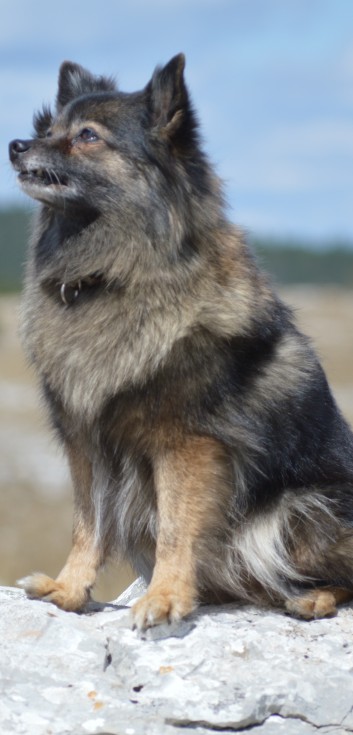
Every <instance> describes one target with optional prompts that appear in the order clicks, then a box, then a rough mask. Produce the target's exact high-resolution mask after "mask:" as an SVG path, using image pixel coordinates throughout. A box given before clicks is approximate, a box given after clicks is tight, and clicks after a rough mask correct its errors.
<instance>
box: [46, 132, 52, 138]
mask: <svg viewBox="0 0 353 735" xmlns="http://www.w3.org/2000/svg"><path fill="white" fill-rule="evenodd" d="M52 135H53V133H52V132H51V130H47V132H46V133H45V137H46V138H51V136H52Z"/></svg>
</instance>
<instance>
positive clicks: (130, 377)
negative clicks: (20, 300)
mask: <svg viewBox="0 0 353 735" xmlns="http://www.w3.org/2000/svg"><path fill="white" fill-rule="evenodd" d="M33 289H35V290H36V291H37V294H36V298H33V296H34V294H33ZM153 290H154V293H153V294H150V293H149V292H148V289H147V288H146V289H145V290H144V291H143V289H141V290H140V292H139V293H137V292H136V293H135V294H134V295H131V294H126V293H124V294H120V293H119V291H118V292H114V291H113V292H109V291H107V292H104V293H100V294H99V295H98V296H97V297H95V296H93V297H92V298H91V297H90V295H88V297H87V298H85V297H84V296H82V300H81V297H80V298H79V299H78V300H77V301H76V302H75V303H74V304H73V305H72V306H64V305H63V304H62V303H61V301H60V299H59V298H58V297H55V298H52V297H51V296H48V295H46V294H44V293H43V291H42V289H41V287H40V286H36V285H33V284H30V285H29V287H28V289H27V299H26V301H25V303H24V310H23V328H22V332H23V340H24V344H25V348H26V350H27V352H28V354H29V355H30V357H31V359H32V360H33V361H34V363H35V364H36V366H37V368H38V369H39V372H40V374H41V375H42V377H43V378H44V379H45V381H46V382H47V383H48V384H49V386H50V387H51V389H52V390H53V391H55V393H57V394H59V395H60V397H61V400H62V403H63V405H64V406H65V408H66V409H68V410H69V411H70V412H73V413H74V414H81V415H84V416H85V417H86V419H87V418H88V417H92V416H93V415H95V414H96V413H97V412H98V410H99V409H100V408H101V406H102V405H103V404H104V403H105V401H106V400H107V399H108V398H111V397H113V396H114V395H116V394H117V393H118V392H119V391H121V390H124V389H127V388H129V387H131V386H133V385H135V384H138V383H139V382H141V381H142V382H143V381H145V380H146V379H148V377H150V376H151V375H152V374H153V373H154V372H155V371H156V370H157V369H158V367H159V366H160V365H161V364H162V363H163V360H164V359H165V357H166V356H167V355H168V353H169V352H170V350H171V348H172V346H173V344H174V343H175V342H176V341H178V340H180V339H182V338H183V337H184V336H186V335H187V333H188V331H189V330H190V328H191V324H192V319H193V314H192V307H191V305H190V306H189V308H181V307H180V304H178V302H175V303H172V302H171V301H170V300H169V303H168V305H167V304H166V302H167V301H168V297H167V295H166V294H164V295H163V294H162V293H160V294H159V295H158V293H157V298H156V292H155V291H156V290H158V289H157V287H156V286H154V289H153ZM152 296H153V304H152V303H151V301H152V298H151V297H152Z"/></svg>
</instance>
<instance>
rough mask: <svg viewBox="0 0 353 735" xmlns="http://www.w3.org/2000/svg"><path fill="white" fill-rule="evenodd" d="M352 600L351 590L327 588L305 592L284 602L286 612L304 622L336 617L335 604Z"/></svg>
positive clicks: (352, 593)
mask: <svg viewBox="0 0 353 735" xmlns="http://www.w3.org/2000/svg"><path fill="white" fill-rule="evenodd" d="M352 599H353V592H352V590H345V589H342V588H340V587H328V588H323V589H316V590H311V591H310V592H307V593H306V594H304V595H302V596H300V597H294V598H292V599H290V600H287V601H286V610H287V611H288V612H289V613H290V614H291V615H295V616H297V617H299V618H304V619H305V620H312V619H313V618H327V617H332V616H333V615H336V613H337V609H336V604H340V603H342V602H349V601H350V600H352Z"/></svg>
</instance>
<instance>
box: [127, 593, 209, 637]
mask: <svg viewBox="0 0 353 735" xmlns="http://www.w3.org/2000/svg"><path fill="white" fill-rule="evenodd" d="M195 607H196V604H195V600H194V596H193V595H192V593H190V591H186V590H183V593H181V592H180V591H176V590H170V589H166V588H163V587H158V588H151V589H149V590H148V591H147V592H146V594H145V595H144V596H143V597H141V599H140V600H139V601H138V602H136V603H135V605H134V606H133V608H132V616H133V622H134V626H135V627H136V628H138V629H139V630H144V629H146V628H150V627H151V626H153V625H159V624H160V623H166V622H168V623H175V622H178V621H179V620H181V619H182V618H184V617H185V616H186V615H188V614H189V613H191V612H192V610H194V608H195Z"/></svg>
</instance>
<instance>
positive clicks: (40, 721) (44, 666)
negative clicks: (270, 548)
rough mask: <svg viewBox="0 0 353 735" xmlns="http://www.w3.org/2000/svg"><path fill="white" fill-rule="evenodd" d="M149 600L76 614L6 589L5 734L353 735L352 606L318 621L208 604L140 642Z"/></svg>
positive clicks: (2, 624) (0, 668)
mask: <svg viewBox="0 0 353 735" xmlns="http://www.w3.org/2000/svg"><path fill="white" fill-rule="evenodd" d="M140 592H141V584H140V583H135V584H134V585H133V586H132V587H131V588H130V589H129V590H128V591H127V593H125V594H124V595H122V596H121V597H120V598H119V600H118V601H116V603H111V604H109V605H106V606H104V605H99V604H92V605H91V606H90V608H89V611H88V612H87V614H84V615H76V614H74V613H65V612H63V611H61V610H58V609H57V608H56V607H54V606H53V605H51V604H49V603H45V602H39V601H34V600H27V599H26V598H25V596H24V594H23V593H22V592H21V591H19V590H16V589H13V588H0V606H1V610H0V636H1V658H0V672H1V681H0V732H1V733H2V735H12V733H19V734H21V735H22V734H23V735H69V734H70V735H91V734H92V735H108V734H109V735H141V734H142V733H143V734H146V735H177V734H178V733H179V734H180V735H181V733H182V734H183V735H187V733H195V735H196V734H197V735H205V734H206V733H208V734H211V733H214V732H215V731H216V732H217V731H221V732H223V733H234V732H241V731H244V730H245V731H246V732H252V731H254V733H256V735H312V734H313V733H317V732H318V731H320V733H325V734H327V735H328V734H329V733H330V735H333V734H338V733H349V732H353V606H346V607H345V608H341V609H340V611H339V613H338V615H337V617H336V618H333V619H330V620H317V621H312V622H310V623H307V622H302V621H298V620H294V619H292V618H290V617H287V616H286V615H284V614H283V613H282V612H279V611H273V610H259V609H256V608H253V607H250V606H244V607H239V606H237V605H225V606H222V607H207V608H202V609H201V610H199V611H198V612H197V613H195V614H194V615H193V616H191V618H190V619H189V620H187V621H185V622H183V623H182V624H181V625H180V626H176V627H170V626H160V627H159V628H155V629H151V630H150V631H148V632H147V633H146V634H145V635H143V636H141V635H139V634H138V633H137V632H136V631H133V630H132V629H131V620H130V616H129V610H128V608H127V607H126V605H128V604H130V603H131V601H132V599H134V598H135V597H136V596H138V595H139V594H140Z"/></svg>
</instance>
